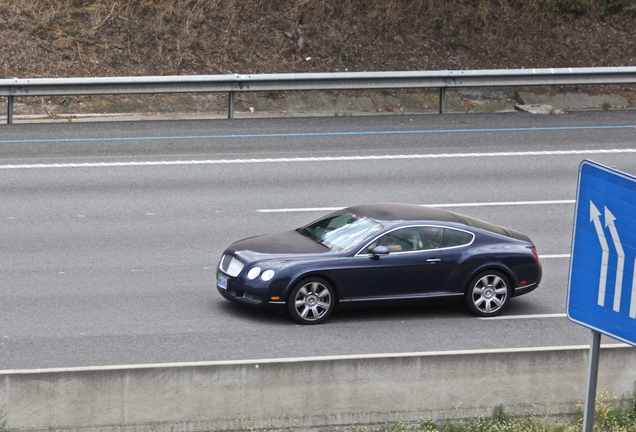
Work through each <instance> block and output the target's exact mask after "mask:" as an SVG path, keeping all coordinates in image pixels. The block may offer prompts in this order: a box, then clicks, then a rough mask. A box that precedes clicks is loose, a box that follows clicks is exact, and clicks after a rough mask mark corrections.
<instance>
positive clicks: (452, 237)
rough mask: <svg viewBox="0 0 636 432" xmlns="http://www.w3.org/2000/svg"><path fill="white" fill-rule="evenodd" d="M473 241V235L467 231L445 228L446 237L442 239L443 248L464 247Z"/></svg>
mask: <svg viewBox="0 0 636 432" xmlns="http://www.w3.org/2000/svg"><path fill="white" fill-rule="evenodd" d="M472 240H473V235H472V234H470V233H467V232H466V231H458V230H455V229H451V228H444V236H443V237H442V242H441V247H444V248H446V247H453V246H462V245H465V244H468V243H470V242H471V241H472Z"/></svg>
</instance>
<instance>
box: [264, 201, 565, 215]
mask: <svg viewBox="0 0 636 432" xmlns="http://www.w3.org/2000/svg"><path fill="white" fill-rule="evenodd" d="M575 202H576V201H575V200H550V201H502V202H481V203H455V204H421V205H426V206H429V207H488V206H516V205H554V204H574V203H575ZM343 208H344V207H304V208H303V207H301V208H281V209H258V210H256V211H257V212H260V213H294V212H328V211H336V210H341V209H343Z"/></svg>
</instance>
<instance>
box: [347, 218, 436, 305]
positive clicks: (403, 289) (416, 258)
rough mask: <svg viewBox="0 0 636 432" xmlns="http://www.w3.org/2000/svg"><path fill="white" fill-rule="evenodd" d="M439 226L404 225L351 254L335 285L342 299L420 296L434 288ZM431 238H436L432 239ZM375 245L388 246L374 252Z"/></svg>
mask: <svg viewBox="0 0 636 432" xmlns="http://www.w3.org/2000/svg"><path fill="white" fill-rule="evenodd" d="M442 232H443V228H441V227H430V226H427V227H423V226H414V227H405V228H399V229H396V230H393V231H391V232H389V233H385V234H383V235H382V236H380V237H379V238H377V239H376V240H374V241H373V242H371V243H370V244H369V245H367V246H365V247H364V249H363V250H361V251H360V252H358V254H356V255H355V256H354V257H353V260H352V262H351V267H350V268H349V269H347V271H346V274H341V275H340V276H341V278H340V279H341V282H340V284H339V286H340V290H341V292H342V295H343V297H344V298H346V299H374V298H394V299H398V298H403V297H424V296H426V295H427V293H428V292H430V291H431V290H434V289H435V286H436V284H437V281H438V280H439V276H440V272H442V271H443V267H444V265H443V256H442V251H441V249H439V244H440V243H439V241H440V240H441V237H442ZM435 239H437V240H438V241H437V242H436V241H435ZM376 246H384V247H386V248H387V249H389V253H388V254H387V255H382V256H379V255H374V254H373V253H372V250H373V249H374V248H375V247H376Z"/></svg>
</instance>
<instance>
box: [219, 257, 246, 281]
mask: <svg viewBox="0 0 636 432" xmlns="http://www.w3.org/2000/svg"><path fill="white" fill-rule="evenodd" d="M220 267H221V270H222V271H223V272H224V273H225V274H227V275H229V276H230V277H237V276H238V275H239V274H240V273H241V270H243V267H245V264H244V263H243V261H241V260H240V259H238V258H237V257H235V256H232V255H227V254H224V255H223V256H222V257H221V262H220Z"/></svg>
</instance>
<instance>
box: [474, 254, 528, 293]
mask: <svg viewBox="0 0 636 432" xmlns="http://www.w3.org/2000/svg"><path fill="white" fill-rule="evenodd" d="M491 270H496V271H498V272H500V273H503V274H504V276H506V277H507V278H508V281H509V282H510V284H511V286H510V289H511V292H510V293H511V295H514V290H515V287H516V286H517V285H518V284H519V283H518V281H517V280H516V278H515V276H514V273H513V272H512V270H511V269H510V268H509V267H508V266H507V265H505V264H504V263H502V262H488V263H483V264H481V265H480V266H477V267H476V268H475V269H474V270H473V271H472V272H471V273H470V275H469V276H468V278H467V279H466V281H465V286H464V287H463V291H464V294H465V293H466V292H468V285H469V284H470V282H471V281H472V280H473V279H474V278H475V277H477V275H479V274H481V273H483V272H486V271H491Z"/></svg>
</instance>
